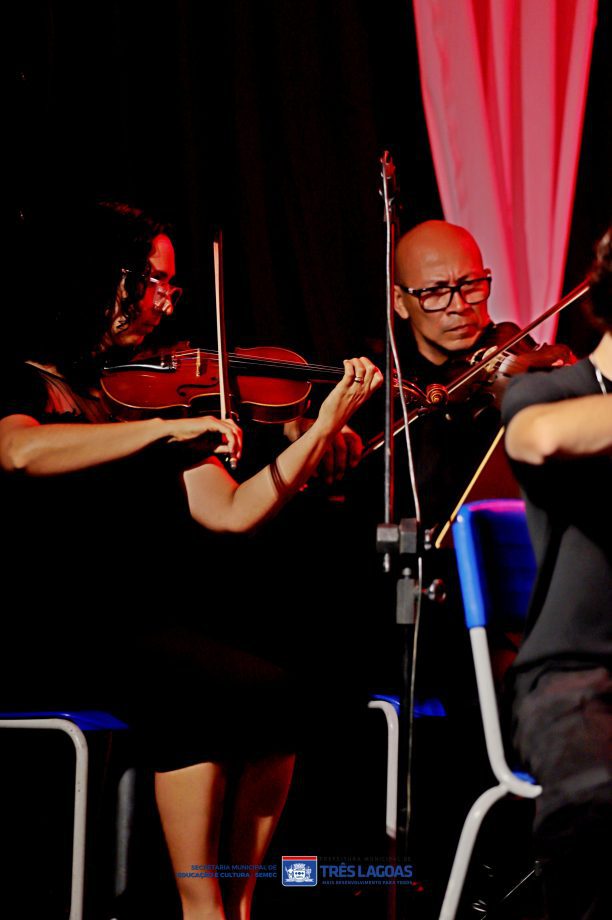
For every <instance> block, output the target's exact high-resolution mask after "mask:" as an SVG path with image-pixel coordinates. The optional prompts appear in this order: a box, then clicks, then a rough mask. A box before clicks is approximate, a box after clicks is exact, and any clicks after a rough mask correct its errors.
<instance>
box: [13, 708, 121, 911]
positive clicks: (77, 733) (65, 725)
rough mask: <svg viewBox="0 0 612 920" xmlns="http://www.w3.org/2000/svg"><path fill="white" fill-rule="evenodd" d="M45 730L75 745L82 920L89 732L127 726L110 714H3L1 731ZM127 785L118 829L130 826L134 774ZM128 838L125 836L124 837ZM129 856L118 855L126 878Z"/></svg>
mask: <svg viewBox="0 0 612 920" xmlns="http://www.w3.org/2000/svg"><path fill="white" fill-rule="evenodd" d="M1 728H5V729H16V728H27V729H43V730H45V731H61V732H64V733H65V734H67V735H68V737H69V738H70V740H71V741H72V743H73V745H74V750H75V755H76V761H75V771H74V819H73V828H72V876H71V886H70V920H82V917H83V900H84V883H85V847H86V832H87V793H88V778H89V777H88V774H89V769H88V768H89V749H88V745H87V737H86V735H85V732H90V731H116V730H121V731H124V730H125V729H127V728H128V726H127V725H126V723H125V722H122V721H121V720H120V719H116V718H115V717H114V716H112V715H109V713H107V712H98V711H97V710H86V711H85V710H83V711H79V712H58V711H51V712H0V729H1ZM126 778H127V782H126V783H123V780H122V784H123V785H122V784H120V789H119V808H118V828H121V826H122V824H124V823H125V822H126V821H128V822H129V812H130V810H131V807H132V806H131V800H132V780H133V774H130V773H128V774H126V776H125V777H124V779H126ZM124 836H125V835H124ZM126 861H127V853H123V854H122V853H120V852H118V854H117V870H118V872H119V874H125V871H126V870H125V863H126Z"/></svg>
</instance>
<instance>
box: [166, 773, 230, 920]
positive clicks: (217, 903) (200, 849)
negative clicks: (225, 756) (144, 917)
mask: <svg viewBox="0 0 612 920" xmlns="http://www.w3.org/2000/svg"><path fill="white" fill-rule="evenodd" d="M226 782H227V777H226V768H225V766H224V765H223V764H220V763H199V764H195V765H194V766H191V767H184V768H183V769H180V770H172V771H170V772H167V773H156V774H155V797H156V799H157V807H158V809H159V814H160V817H161V822H162V827H163V829H164V835H165V837H166V842H167V844H168V850H169V852H170V858H171V860H172V866H173V868H174V871H175V873H178V872H191V871H193V870H192V866H195V865H197V866H203V865H216V864H217V863H218V862H219V834H220V830H221V818H222V814H223V802H224V799H225V788H226ZM177 886H178V890H179V895H180V898H181V903H182V906H183V918H184V920H225V916H226V915H225V913H224V911H223V903H222V900H221V891H220V888H219V881H218V879H215V878H177Z"/></svg>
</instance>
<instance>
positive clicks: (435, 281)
mask: <svg viewBox="0 0 612 920" xmlns="http://www.w3.org/2000/svg"><path fill="white" fill-rule="evenodd" d="M395 265H396V269H395V272H396V274H395V291H394V295H395V303H394V306H395V312H396V313H397V315H398V316H399V317H400V319H402V320H405V321H406V327H407V328H406V329H405V330H404V329H401V328H400V330H399V332H398V341H399V348H400V356H401V363H402V368H403V374H404V376H405V378H406V379H408V380H412V381H413V382H415V383H416V384H417V385H418V386H419V387H420V388H421V389H422V390H423V391H426V390H427V387H428V386H429V385H431V384H442V385H444V386H447V385H448V384H450V383H452V382H453V381H454V380H456V379H457V378H458V377H459V376H460V374H462V373H463V372H464V371H465V370H467V368H468V367H469V366H470V362H471V359H472V358H473V357H474V355H476V360H480V357H479V353H480V354H484V352H485V351H486V350H488V349H495V348H497V347H499V346H500V345H503V344H504V343H505V342H507V341H509V339H510V338H511V337H512V336H513V335H514V334H515V333H517V332H519V329H518V327H517V326H516V325H515V324H514V323H511V322H503V323H497V324H495V323H493V322H492V321H491V317H490V316H489V311H488V299H489V295H490V293H491V281H492V276H491V271H490V269H488V268H486V267H485V264H484V262H483V258H482V254H481V252H480V248H479V246H478V244H477V243H476V240H475V239H474V237H473V236H472V235H471V234H470V233H469V232H468V231H467V230H465V229H464V228H463V227H458V226H456V225H454V224H450V223H447V222H446V221H442V220H429V221H426V222H425V223H422V224H419V225H418V226H416V227H414V228H413V229H412V230H410V231H409V232H408V233H406V234H405V235H404V236H402V238H401V239H400V241H399V243H398V245H397V248H396V254H395ZM533 347H534V348H535V347H536V346H535V343H533ZM545 347H546V346H545ZM556 348H559V349H563V346H556ZM566 359H567V360H572V356H571V353H570V352H569V349H567V355H566ZM564 360H565V358H562V359H560V358H559V355H558V353H557V352H555V353H553V352H551V360H550V366H553V365H557V364H562V363H564ZM544 366H546V365H545V364H544ZM464 393H465V395H464V396H463V397H461V398H459V399H457V398H456V397H455V398H454V399H453V403H452V405H449V406H447V407H446V409H445V411H444V412H442V411H438V412H435V413H433V414H432V415H431V416H426V417H424V418H421V419H419V420H418V421H417V422H416V423H414V424H413V425H412V426H411V432H414V441H415V451H416V453H417V463H416V472H417V479H418V481H419V486H420V492H421V496H420V497H421V499H422V505H423V508H424V521H425V524H426V526H428V527H435V526H436V525H437V526H438V527H439V526H441V525H443V524H444V522H445V521H447V520H448V518H449V516H450V515H451V513H452V511H453V509H454V507H455V505H456V503H457V501H459V500H460V499H461V497H462V494H463V490H464V489H465V487H467V486H468V484H469V483H470V480H471V478H472V476H473V475H474V473H475V472H476V471H477V470H478V468H479V465H480V462H481V460H482V459H483V457H484V456H485V454H486V452H487V450H488V448H489V447H490V446H491V444H492V443H493V441H494V439H495V438H496V436H497V435H498V433H499V431H500V429H501V421H500V412H499V405H498V404H497V397H496V395H494V394H493V392H492V389H491V388H489V387H486V386H482V387H476V388H467V387H466V389H465V391H464ZM495 462H499V464H500V471H501V473H502V475H503V481H502V482H499V479H500V477H499V476H498V475H496V476H495V477H494V479H495V481H496V484H497V486H498V489H499V491H497V493H491V494H490V495H489V497H495V494H496V495H498V496H500V497H502V496H504V495H508V494H516V492H515V487H514V485H513V484H512V480H511V478H510V476H509V475H508V469H507V466H506V464H505V461H504V460H503V457H502V455H501V450H500V451H499V452H498V454H496V461H495ZM490 472H491V471H490V470H489V469H487V473H486V474H487V475H490Z"/></svg>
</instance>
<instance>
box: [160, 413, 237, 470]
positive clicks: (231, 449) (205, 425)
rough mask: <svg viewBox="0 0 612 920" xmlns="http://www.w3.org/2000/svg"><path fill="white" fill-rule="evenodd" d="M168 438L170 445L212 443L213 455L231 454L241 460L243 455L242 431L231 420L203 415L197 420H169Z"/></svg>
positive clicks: (165, 423)
mask: <svg viewBox="0 0 612 920" xmlns="http://www.w3.org/2000/svg"><path fill="white" fill-rule="evenodd" d="M163 424H164V425H165V426H166V437H167V439H168V443H169V444H173V443H174V444H176V443H178V442H185V441H191V442H197V441H198V439H201V440H202V441H203V442H205V443H206V442H210V446H211V453H215V454H229V455H230V457H235V458H236V460H239V459H240V454H241V453H242V431H241V429H240V428H239V427H238V425H237V424H236V423H235V422H234V421H232V420H231V419H220V418H214V417H213V416H212V415H203V416H199V417H196V418H179V419H167V420H164V422H163Z"/></svg>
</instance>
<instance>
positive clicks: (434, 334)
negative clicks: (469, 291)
mask: <svg viewBox="0 0 612 920" xmlns="http://www.w3.org/2000/svg"><path fill="white" fill-rule="evenodd" d="M395 272H396V278H395V281H396V285H395V310H396V312H397V314H398V315H399V316H400V317H401V318H402V319H409V320H410V322H411V326H412V331H413V333H414V337H415V339H416V343H417V347H418V349H419V351H420V352H421V354H422V355H424V356H425V357H426V358H428V359H429V360H430V361H433V362H434V363H435V364H442V363H443V362H444V361H446V360H447V358H448V356H449V354H451V353H453V352H456V351H464V350H466V349H469V348H471V347H472V346H473V345H474V344H475V343H476V342H477V340H478V338H479V336H480V334H481V332H482V330H483V329H484V328H485V326H486V325H488V323H489V322H490V320H489V315H488V312H487V304H486V300H485V301H483V302H482V303H479V304H475V305H470V304H467V303H466V302H465V301H464V299H463V297H462V296H461V294H459V293H455V294H454V295H453V298H452V300H451V303H450V304H449V306H448V308H447V309H446V310H443V311H441V312H439V313H427V312H426V311H425V310H423V308H422V307H421V305H420V303H419V298H418V296H414V295H412V294H408V293H406V292H405V291H403V290H402V287H404V288H412V289H416V290H419V289H421V288H431V287H437V286H439V285H456V284H458V283H460V282H461V281H465V280H468V279H470V278H480V277H482V276H483V275H484V274H485V269H484V267H483V264H482V256H481V253H480V249H479V248H478V244H477V243H476V240H475V239H474V237H473V236H472V235H471V233H468V231H467V230H464V228H463V227H457V226H456V225H455V224H449V223H447V222H446V221H443V220H428V221H426V222H425V223H423V224H419V225H418V226H416V227H414V228H413V229H412V230H410V231H409V232H408V233H406V234H405V235H404V236H403V237H402V238H401V239H400V241H399V243H398V244H397V247H396V250H395Z"/></svg>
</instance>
